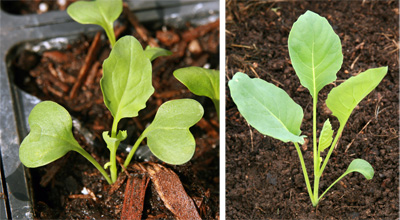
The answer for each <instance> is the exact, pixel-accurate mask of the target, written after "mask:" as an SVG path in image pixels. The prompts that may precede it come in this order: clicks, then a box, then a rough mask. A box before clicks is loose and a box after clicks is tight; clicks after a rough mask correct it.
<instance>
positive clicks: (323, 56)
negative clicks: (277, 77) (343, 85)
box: [288, 11, 343, 98]
mask: <svg viewBox="0 0 400 220" xmlns="http://www.w3.org/2000/svg"><path fill="white" fill-rule="evenodd" d="M288 44H289V45H288V46H289V55H290V59H291V61H292V65H293V68H294V70H295V71H296V74H297V76H298V77H299V79H300V83H301V84H302V85H303V86H304V87H306V88H307V89H308V90H309V91H310V93H311V95H312V96H313V98H316V97H317V94H318V92H319V91H320V90H321V89H322V88H323V87H324V86H325V85H327V84H329V83H331V82H333V81H335V80H336V73H337V72H338V71H339V69H340V67H341V66H342V62H343V55H342V46H341V43H340V39H339V36H338V35H336V34H335V32H334V31H333V29H332V27H331V26H330V25H329V23H328V21H327V20H326V19H325V18H323V17H321V16H319V15H318V14H316V13H314V12H311V11H307V12H306V13H305V14H303V15H301V16H300V17H299V18H298V20H297V21H296V22H295V23H294V24H293V27H292V30H291V31H290V34H289V40H288Z"/></svg>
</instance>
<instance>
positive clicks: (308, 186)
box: [294, 142, 317, 206]
mask: <svg viewBox="0 0 400 220" xmlns="http://www.w3.org/2000/svg"><path fill="white" fill-rule="evenodd" d="M294 146H295V147H296V151H297V154H298V155H299V159H300V164H301V168H302V170H303V175H304V180H305V181H306V186H307V192H308V195H309V196H310V199H311V203H312V204H313V206H316V205H317V203H315V201H314V196H313V192H312V189H311V185H310V179H309V178H308V174H307V168H306V164H305V163H304V159H303V154H302V153H301V150H300V147H299V144H298V143H296V142H294Z"/></svg>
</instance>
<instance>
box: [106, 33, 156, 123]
mask: <svg viewBox="0 0 400 220" xmlns="http://www.w3.org/2000/svg"><path fill="white" fill-rule="evenodd" d="M100 85H101V90H102V92H103V96H104V103H105V104H106V106H107V108H108V109H109V110H110V112H111V114H112V115H113V117H114V118H115V119H116V120H117V121H119V120H120V119H121V118H126V117H135V116H137V115H138V112H139V111H140V110H141V109H143V108H144V107H146V102H147V100H148V99H149V98H150V96H151V94H153V92H154V88H153V86H152V70H151V63H150V60H149V59H148V58H147V57H146V56H145V55H144V52H143V48H142V46H141V44H140V43H139V41H138V40H136V39H135V38H134V37H132V36H126V37H123V38H121V39H119V40H118V41H117V43H116V44H115V46H114V47H113V49H112V50H111V53H110V56H109V57H108V58H107V59H106V60H105V61H104V63H103V77H102V78H101V81H100Z"/></svg>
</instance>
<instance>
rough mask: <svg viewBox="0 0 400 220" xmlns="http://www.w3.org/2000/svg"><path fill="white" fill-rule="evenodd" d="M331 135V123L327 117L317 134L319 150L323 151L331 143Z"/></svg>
mask: <svg viewBox="0 0 400 220" xmlns="http://www.w3.org/2000/svg"><path fill="white" fill-rule="evenodd" d="M332 135H333V130H332V125H331V123H330V122H329V119H327V120H326V121H325V123H324V126H323V127H322V131H321V134H320V135H319V143H318V149H319V151H320V152H322V151H324V150H325V149H326V148H328V147H329V146H330V145H331V143H332V139H333V138H332Z"/></svg>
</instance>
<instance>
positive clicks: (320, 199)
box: [318, 173, 348, 201]
mask: <svg viewBox="0 0 400 220" xmlns="http://www.w3.org/2000/svg"><path fill="white" fill-rule="evenodd" d="M347 174H348V173H344V174H342V175H341V176H340V177H339V178H338V179H337V180H336V181H335V182H333V183H332V184H331V185H330V186H329V187H328V188H327V189H326V190H325V191H324V193H322V195H321V196H320V197H319V198H318V201H319V200H321V198H322V197H323V196H324V195H325V193H327V192H328V190H329V189H330V188H332V186H333V185H335V184H336V183H337V182H339V180H341V179H342V178H343V177H344V176H346V175H347Z"/></svg>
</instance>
